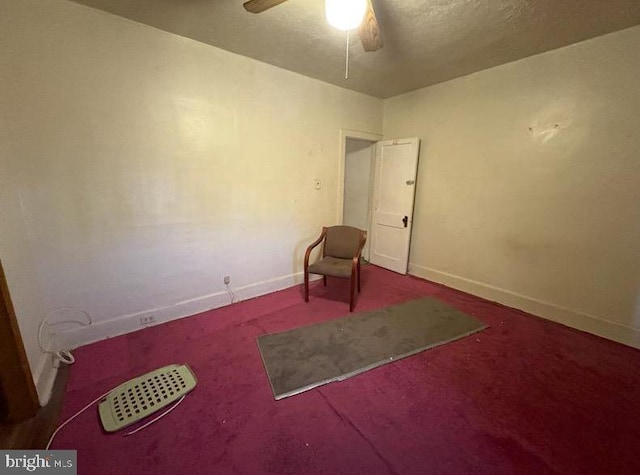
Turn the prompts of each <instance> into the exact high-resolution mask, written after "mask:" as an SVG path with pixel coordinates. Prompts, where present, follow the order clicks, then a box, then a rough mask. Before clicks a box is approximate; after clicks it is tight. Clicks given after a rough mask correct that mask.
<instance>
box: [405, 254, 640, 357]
mask: <svg viewBox="0 0 640 475" xmlns="http://www.w3.org/2000/svg"><path fill="white" fill-rule="evenodd" d="M409 273H410V274H412V275H415V276H417V277H421V278H423V279H427V280H430V281H433V282H437V283H440V284H444V285H446V286H448V287H452V288H454V289H458V290H462V291H464V292H468V293H470V294H473V295H477V296H479V297H483V298H485V299H488V300H492V301H495V302H499V303H501V304H504V305H507V306H509V307H514V308H517V309H519V310H523V311H525V312H528V313H531V314H533V315H536V316H538V317H543V318H546V319H548V320H552V321H554V322H558V323H561V324H563V325H567V326H569V327H572V328H576V329H578V330H582V331H585V332H588V333H592V334H594V335H598V336H601V337H604V338H608V339H609V340H613V341H617V342H618V343H623V344H625V345H628V346H632V347H634V348H638V349H640V330H638V329H637V328H633V327H632V326H628V325H623V324H621V323H617V322H613V321H611V320H607V319H606V318H602V317H597V316H595V315H589V314H586V313H582V312H578V311H575V310H571V309H569V308H565V307H561V306H558V305H555V304H552V303H549V302H543V301H541V300H537V299H534V298H531V297H527V296H526V295H520V294H517V293H515V292H511V291H510V290H506V289H501V288H498V287H494V286H492V285H488V284H485V283H482V282H477V281H475V280H471V279H467V278H465V277H460V276H457V275H453V274H449V273H447V272H442V271H439V270H436V269H431V268H429V267H425V266H421V265H418V264H414V263H410V264H409Z"/></svg>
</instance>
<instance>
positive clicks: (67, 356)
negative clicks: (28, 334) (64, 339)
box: [38, 307, 93, 364]
mask: <svg viewBox="0 0 640 475" xmlns="http://www.w3.org/2000/svg"><path fill="white" fill-rule="evenodd" d="M68 310H74V311H76V312H80V313H82V314H84V315H85V316H86V317H87V322H81V321H78V320H61V321H59V322H53V323H50V322H49V318H50V317H51V316H53V315H55V314H56V313H59V312H62V311H68ZM65 323H79V324H81V325H85V326H88V325H91V323H93V322H92V320H91V315H89V313H88V312H85V311H84V310H82V309H80V308H77V307H60V308H56V309H55V310H52V311H50V312H49V313H47V315H46V316H45V317H44V320H42V321H41V322H40V326H39V327H38V345H40V349H41V350H42V351H43V352H44V353H49V354H50V355H51V356H53V358H54V361H59V362H61V363H65V364H73V363H75V361H76V359H75V358H74V356H73V354H72V353H71V350H68V349H60V350H56V351H53V350H51V349H49V348H45V346H44V345H43V344H42V329H43V328H44V326H45V325H47V326H48V327H49V328H51V327H53V326H56V325H62V324H65ZM54 338H55V334H54Z"/></svg>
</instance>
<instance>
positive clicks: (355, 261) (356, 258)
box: [351, 231, 367, 276]
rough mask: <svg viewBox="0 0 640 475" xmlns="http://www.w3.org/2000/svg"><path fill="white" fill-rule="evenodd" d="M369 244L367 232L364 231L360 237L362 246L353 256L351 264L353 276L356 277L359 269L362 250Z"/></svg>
mask: <svg viewBox="0 0 640 475" xmlns="http://www.w3.org/2000/svg"><path fill="white" fill-rule="evenodd" d="M366 242H367V232H366V231H362V235H361V236H360V245H359V246H358V252H356V255H355V256H353V262H352V264H351V276H355V275H356V269H357V267H358V262H359V261H360V256H361V254H362V250H363V249H364V245H365V243H366Z"/></svg>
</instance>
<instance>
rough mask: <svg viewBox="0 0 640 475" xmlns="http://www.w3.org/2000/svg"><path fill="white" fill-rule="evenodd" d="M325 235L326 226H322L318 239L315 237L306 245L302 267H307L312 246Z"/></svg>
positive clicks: (318, 242) (319, 241)
mask: <svg viewBox="0 0 640 475" xmlns="http://www.w3.org/2000/svg"><path fill="white" fill-rule="evenodd" d="M326 235H327V228H326V227H323V228H322V233H320V237H319V238H318V239H316V240H315V241H314V242H312V243H311V244H310V245H309V247H307V251H306V252H305V253H304V268H305V269H306V268H307V267H309V256H311V251H312V250H313V248H314V247H316V246H317V245H318V244H320V243H321V242H322V241H323V239H324V238H325V236H326Z"/></svg>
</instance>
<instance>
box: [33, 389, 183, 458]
mask: <svg viewBox="0 0 640 475" xmlns="http://www.w3.org/2000/svg"><path fill="white" fill-rule="evenodd" d="M120 386H122V385H120ZM120 386H116V387H115V388H113V389H112V390H111V391H107V392H106V393H104V394H103V395H101V396H99V397H97V398H95V399H94V400H93V401H91V402H90V403H89V404H87V405H86V406H84V407H83V408H82V409H80V410H79V411H78V412H76V413H75V414H74V415H73V416H71V417H70V418H69V419H67V420H66V421H64V422H63V423H62V424H60V425H59V426H58V428H57V429H56V430H55V431H54V432H53V434H51V438H50V439H49V442H48V443H47V447H46V448H45V450H49V447H51V443H52V442H53V439H54V438H55V436H56V435H57V434H58V432H60V430H61V429H62V428H63V427H64V426H66V425H67V424H68V423H69V422H71V421H72V420H74V419H75V418H76V417H78V416H79V415H80V414H82V413H83V412H84V411H86V410H87V409H89V408H90V407H91V406H93V405H94V404H95V403H96V402H98V401H99V400H100V399H102V398H104V397H107V396H108V395H109V394H110V393H111V392H113V391H115V390H116V389H118V388H119V387H120ZM186 396H187V395H186V394H185V395H184V396H182V397H181V398H180V399H178V400H177V401H176V403H175V404H174V405H173V406H171V407H170V408H169V409H168V410H166V411H165V412H163V413H162V414H160V415H159V416H158V417H155V418H154V419H152V420H150V421H149V422H147V423H146V424H144V425H142V426H140V427H138V428H137V429H134V430H132V431H131V432H127V433H126V434H125V435H124V437H126V436H128V435H133V434H135V433H136V432H138V431H141V430H142V429H144V428H146V427H149V426H150V425H151V424H153V423H154V422H156V421H158V420H160V419H161V418H163V417H164V416H166V415H167V414H169V413H170V412H171V411H173V410H174V409H175V408H176V407H178V404H180V403H181V402H182V401H183V400H184V398H185V397H186Z"/></svg>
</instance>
